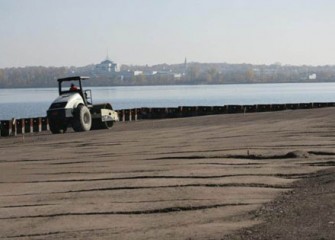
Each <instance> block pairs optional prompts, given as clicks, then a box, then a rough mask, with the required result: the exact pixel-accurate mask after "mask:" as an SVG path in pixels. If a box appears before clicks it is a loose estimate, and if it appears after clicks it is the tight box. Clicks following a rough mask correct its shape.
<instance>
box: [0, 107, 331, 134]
mask: <svg viewBox="0 0 335 240" xmlns="http://www.w3.org/2000/svg"><path fill="white" fill-rule="evenodd" d="M322 107H335V102H328V103H324V102H323V103H290V104H257V105H225V106H181V107H176V108H135V109H122V110H116V111H117V112H118V114H119V119H120V122H126V121H127V122H128V121H137V120H142V119H164V118H180V117H194V116H203V115H213V114H234V113H253V112H271V111H282V110H295V109H311V108H322ZM0 130H1V131H0V136H16V135H18V134H26V133H38V132H42V131H49V123H48V119H47V118H46V117H37V118H24V119H15V118H13V119H11V120H1V121H0Z"/></svg>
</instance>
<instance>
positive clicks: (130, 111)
mask: <svg viewBox="0 0 335 240" xmlns="http://www.w3.org/2000/svg"><path fill="white" fill-rule="evenodd" d="M131 113H132V109H129V122H131Z"/></svg>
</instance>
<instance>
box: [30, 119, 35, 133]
mask: <svg viewBox="0 0 335 240" xmlns="http://www.w3.org/2000/svg"><path fill="white" fill-rule="evenodd" d="M29 123H30V133H33V132H34V120H33V119H32V118H30V120H29Z"/></svg>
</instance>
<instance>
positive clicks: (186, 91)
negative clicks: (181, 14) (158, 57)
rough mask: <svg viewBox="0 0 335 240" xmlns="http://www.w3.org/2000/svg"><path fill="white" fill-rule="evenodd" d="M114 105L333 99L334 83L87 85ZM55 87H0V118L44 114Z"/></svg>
mask: <svg viewBox="0 0 335 240" xmlns="http://www.w3.org/2000/svg"><path fill="white" fill-rule="evenodd" d="M90 89H91V90H92V95H93V103H103V102H109V103H112V105H113V108H114V109H126V108H141V107H178V106H223V105H229V104H240V105H245V104H270V103H309V102H334V101H335V83H288V84H286V83H285V84H232V85H182V86H177V85H175V86H131V87H90ZM57 95H58V90H57V89H56V88H28V89H0V119H2V120H6V119H11V118H12V117H15V118H27V117H39V116H46V111H47V109H48V107H49V106H50V104H51V102H52V101H53V100H54V99H55V98H56V97H57Z"/></svg>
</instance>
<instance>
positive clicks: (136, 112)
mask: <svg viewBox="0 0 335 240" xmlns="http://www.w3.org/2000/svg"><path fill="white" fill-rule="evenodd" d="M134 111H135V121H137V108H135V109H134Z"/></svg>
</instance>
